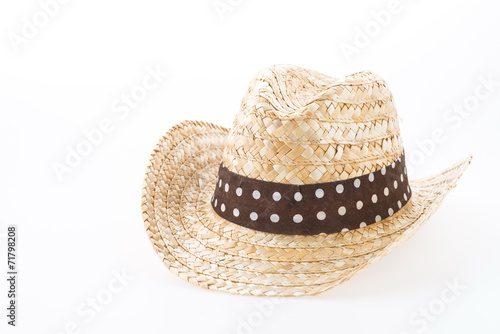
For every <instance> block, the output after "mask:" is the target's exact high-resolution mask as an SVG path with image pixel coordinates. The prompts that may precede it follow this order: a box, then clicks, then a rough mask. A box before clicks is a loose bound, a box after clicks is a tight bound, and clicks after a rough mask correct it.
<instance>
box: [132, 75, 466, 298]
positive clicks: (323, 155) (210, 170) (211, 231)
mask: <svg viewBox="0 0 500 334" xmlns="http://www.w3.org/2000/svg"><path fill="white" fill-rule="evenodd" d="M402 151H403V148H402V143H401V139H400V136H399V126H398V123H397V114H396V111H395V108H394V103H393V101H392V95H391V93H390V92H389V90H388V89H387V87H386V85H385V83H384V82H383V81H382V80H381V79H380V78H378V77H376V76H375V75H373V74H371V73H367V72H362V73H358V74H355V75H352V76H349V77H347V78H346V79H345V80H344V81H339V80H335V79H332V78H329V77H327V76H325V75H322V74H319V73H317V72H314V71H310V70H306V69H303V68H298V67H293V66H276V67H273V68H270V69H266V70H264V71H262V72H261V73H260V74H259V75H258V76H257V77H256V79H254V81H253V82H252V84H251V86H250V88H249V90H248V92H247V94H246V95H245V97H244V99H243V102H242V108H241V111H240V113H238V115H237V117H236V120H235V122H234V126H233V129H232V130H231V131H229V130H228V129H225V128H222V127H220V126H217V125H213V124H209V123H204V122H192V121H187V122H183V123H181V124H179V125H177V126H175V127H173V128H172V129H170V130H169V131H168V132H167V134H166V135H165V136H164V137H163V138H162V139H161V140H160V142H159V143H158V145H157V147H156V148H155V150H154V152H153V154H152V158H151V162H150V165H149V167H148V169H147V172H146V178H145V182H144V190H143V197H142V211H143V218H144V223H145V227H146V231H147V234H148V236H149V238H150V240H151V242H152V244H153V247H154V249H155V251H156V252H157V253H158V254H159V256H160V258H161V259H162V261H163V262H164V263H165V265H166V266H167V267H168V268H169V269H170V270H171V271H172V272H174V273H175V274H177V275H178V276H180V277H182V278H184V279H186V280H187V281H189V282H192V283H194V284H197V285H200V286H202V287H204V288H207V289H212V290H221V291H227V292H231V293H236V294H248V295H265V296H301V295H314V294H317V293H320V292H322V291H325V290H328V289H330V288H332V287H334V286H336V285H338V284H340V283H342V282H344V281H346V280H348V279H349V278H351V277H352V276H353V275H354V274H356V273H357V272H358V271H359V270H361V269H363V268H365V267H366V266H368V265H370V264H372V263H374V262H375V261H377V260H378V259H380V258H381V257H383V256H385V255H386V254H388V253H389V252H390V251H391V250H393V249H394V248H396V247H397V246H398V245H399V244H401V243H402V242H404V241H405V240H407V239H408V238H409V237H410V236H411V235H412V234H413V233H414V232H415V231H416V230H417V229H418V228H419V227H420V226H421V225H422V224H423V223H424V222H425V221H426V220H427V219H428V218H429V217H430V216H431V215H432V214H433V213H434V212H435V210H436V209H437V208H438V206H439V205H440V203H441V201H442V200H443V198H444V197H445V196H446V194H447V193H448V191H449V190H451V189H452V188H453V187H454V186H455V184H456V182H457V180H458V179H459V177H460V176H461V175H462V173H463V172H464V170H465V169H466V167H467V166H468V165H469V163H470V160H471V158H470V157H469V158H467V159H465V160H463V161H461V162H459V163H458V164H456V165H455V166H453V167H451V168H449V169H447V170H446V171H444V172H442V173H440V174H437V175H435V176H432V177H428V178H426V179H421V180H416V181H410V184H411V188H412V193H413V195H412V197H411V200H410V201H409V202H408V204H406V205H405V206H404V207H403V208H402V209H401V210H399V211H398V212H396V213H395V214H394V215H393V216H391V217H389V218H387V219H384V220H382V221H379V222H377V223H374V224H370V225H368V226H366V227H363V228H359V229H356V230H351V231H347V232H341V233H333V234H321V235H314V236H303V235H282V234H271V233H264V232H259V231H255V230H251V229H248V228H245V227H242V226H240V225H237V224H234V223H231V222H229V221H226V220H224V219H222V218H220V217H219V216H218V215H217V214H216V213H215V212H214V211H213V209H212V207H211V205H210V198H211V196H212V193H213V190H214V187H215V183H216V180H217V171H218V168H219V164H220V162H221V160H223V161H224V163H225V165H226V166H228V168H230V169H231V170H232V171H234V172H237V173H239V174H242V175H245V176H249V177H252V178H258V179H262V180H266V181H275V182H281V183H290V184H308V183H317V182H327V181H334V180H341V179H346V178H351V177H354V176H359V175H363V174H366V173H370V172H372V171H375V170H378V169H380V168H382V167H383V166H386V165H388V164H390V163H392V162H393V161H395V160H396V159H397V158H398V157H399V156H400V155H401V154H402Z"/></svg>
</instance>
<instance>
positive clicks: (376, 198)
mask: <svg viewBox="0 0 500 334" xmlns="http://www.w3.org/2000/svg"><path fill="white" fill-rule="evenodd" d="M377 200H378V197H377V195H375V194H373V196H372V202H373V203H377Z"/></svg>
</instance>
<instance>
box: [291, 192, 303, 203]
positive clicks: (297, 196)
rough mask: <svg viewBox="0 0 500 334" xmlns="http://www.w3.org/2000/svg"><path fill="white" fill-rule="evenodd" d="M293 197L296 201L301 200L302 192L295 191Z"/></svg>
mask: <svg viewBox="0 0 500 334" xmlns="http://www.w3.org/2000/svg"><path fill="white" fill-rule="evenodd" d="M293 198H294V199H295V200H296V201H297V202H300V201H302V194H301V193H299V192H296V193H295V194H294V195H293Z"/></svg>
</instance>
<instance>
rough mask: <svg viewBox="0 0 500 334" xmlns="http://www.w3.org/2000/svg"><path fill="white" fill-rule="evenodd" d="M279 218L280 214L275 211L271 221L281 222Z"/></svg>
mask: <svg viewBox="0 0 500 334" xmlns="http://www.w3.org/2000/svg"><path fill="white" fill-rule="evenodd" d="M279 220H280V216H278V215H277V214H275V213H273V214H272V215H271V221H272V222H273V223H277V222H279Z"/></svg>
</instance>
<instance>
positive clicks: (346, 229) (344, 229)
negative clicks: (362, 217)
mask: <svg viewBox="0 0 500 334" xmlns="http://www.w3.org/2000/svg"><path fill="white" fill-rule="evenodd" d="M348 231H349V229H348V228H346V227H344V228H343V229H342V231H340V232H348Z"/></svg>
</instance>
